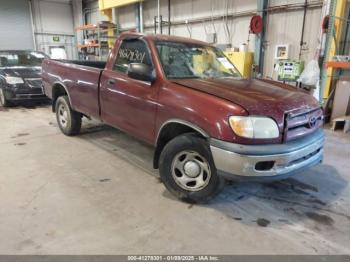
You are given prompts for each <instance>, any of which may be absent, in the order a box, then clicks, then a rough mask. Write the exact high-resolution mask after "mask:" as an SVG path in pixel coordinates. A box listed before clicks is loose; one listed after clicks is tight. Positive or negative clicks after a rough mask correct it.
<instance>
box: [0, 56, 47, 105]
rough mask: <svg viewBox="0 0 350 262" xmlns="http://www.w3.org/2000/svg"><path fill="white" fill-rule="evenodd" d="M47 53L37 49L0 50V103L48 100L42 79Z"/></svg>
mask: <svg viewBox="0 0 350 262" xmlns="http://www.w3.org/2000/svg"><path fill="white" fill-rule="evenodd" d="M44 58H48V56H47V55H45V54H44V53H41V52H36V51H27V50H26V51H18V50H16V51H11V50H7V51H1V50H0V105H1V106H4V107H6V106H9V105H10V104H11V103H13V102H20V101H28V100H30V101H37V100H47V99H48V98H47V97H46V96H45V94H44V92H43V87H42V81H41V63H42V61H43V59H44Z"/></svg>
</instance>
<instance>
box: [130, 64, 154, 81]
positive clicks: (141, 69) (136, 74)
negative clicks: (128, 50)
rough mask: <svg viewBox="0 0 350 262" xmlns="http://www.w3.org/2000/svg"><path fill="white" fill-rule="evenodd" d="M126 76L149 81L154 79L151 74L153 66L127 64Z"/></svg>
mask: <svg viewBox="0 0 350 262" xmlns="http://www.w3.org/2000/svg"><path fill="white" fill-rule="evenodd" d="M128 77H130V78H133V79H137V80H141V81H147V82H151V83H152V82H154V80H155V79H156V78H155V76H154V74H153V68H152V67H150V66H148V65H145V64H141V63H131V64H129V66H128Z"/></svg>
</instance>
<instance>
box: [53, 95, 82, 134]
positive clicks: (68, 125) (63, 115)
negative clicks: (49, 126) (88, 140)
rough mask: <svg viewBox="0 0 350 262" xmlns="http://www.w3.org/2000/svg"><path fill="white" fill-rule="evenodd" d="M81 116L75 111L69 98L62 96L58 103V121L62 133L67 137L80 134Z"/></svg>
mask: <svg viewBox="0 0 350 262" xmlns="http://www.w3.org/2000/svg"><path fill="white" fill-rule="evenodd" d="M81 117H82V116H81V114H80V113H79V112H76V111H74V110H73V109H72V108H71V106H70V104H69V100H68V97H67V96H60V97H59V98H58V99H57V101H56V119H57V123H58V126H59V128H60V129H61V131H62V133H63V134H65V135H67V136H74V135H77V134H79V132H80V128H81Z"/></svg>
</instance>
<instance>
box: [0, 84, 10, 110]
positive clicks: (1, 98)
mask: <svg viewBox="0 0 350 262" xmlns="http://www.w3.org/2000/svg"><path fill="white" fill-rule="evenodd" d="M10 105H11V104H10V102H9V101H8V100H7V99H6V96H5V94H4V91H3V90H2V88H0V106H2V107H9V106H10Z"/></svg>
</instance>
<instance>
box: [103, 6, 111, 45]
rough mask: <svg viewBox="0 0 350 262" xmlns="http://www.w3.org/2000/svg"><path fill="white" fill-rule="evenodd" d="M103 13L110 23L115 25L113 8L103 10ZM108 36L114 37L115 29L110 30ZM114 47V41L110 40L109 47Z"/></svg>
mask: <svg viewBox="0 0 350 262" xmlns="http://www.w3.org/2000/svg"><path fill="white" fill-rule="evenodd" d="M101 13H102V14H103V15H105V16H107V17H108V21H109V22H111V23H114V21H113V15H112V8H111V9H105V10H101ZM107 35H108V36H109V37H112V36H114V28H111V29H108V32H107ZM113 46H114V40H113V38H110V39H108V47H109V48H113Z"/></svg>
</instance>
